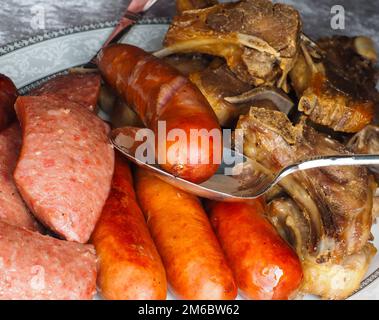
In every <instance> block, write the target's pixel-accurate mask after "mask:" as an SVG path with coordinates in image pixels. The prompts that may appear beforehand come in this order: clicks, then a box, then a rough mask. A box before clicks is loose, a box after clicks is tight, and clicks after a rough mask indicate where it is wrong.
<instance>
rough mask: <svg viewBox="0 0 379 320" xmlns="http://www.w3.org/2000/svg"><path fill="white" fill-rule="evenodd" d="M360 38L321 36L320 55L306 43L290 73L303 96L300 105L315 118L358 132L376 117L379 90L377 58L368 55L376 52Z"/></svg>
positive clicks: (296, 88)
mask: <svg viewBox="0 0 379 320" xmlns="http://www.w3.org/2000/svg"><path fill="white" fill-rule="evenodd" d="M360 39H361V37H358V38H348V37H332V38H325V39H321V40H320V41H318V47H319V48H318V50H319V55H316V56H315V55H314V54H312V53H314V52H315V48H314V47H313V48H311V47H310V46H309V43H308V44H307V42H303V43H302V45H301V48H302V50H301V51H302V53H301V54H299V57H298V59H297V61H296V63H295V66H294V68H293V69H292V70H291V72H290V77H291V81H292V85H293V87H294V89H295V91H296V93H297V95H298V97H299V98H300V101H299V106H298V109H299V110H300V111H302V112H304V113H305V114H306V115H307V116H309V118H310V119H311V120H312V121H313V122H315V123H317V124H320V125H324V126H327V127H329V128H331V129H333V130H335V131H341V132H357V131H359V130H361V129H362V128H363V127H364V126H366V125H367V124H369V123H370V122H371V121H372V120H373V118H374V106H375V103H376V101H377V100H378V93H377V91H376V89H375V85H376V72H375V68H374V61H373V60H370V59H369V58H368V57H370V58H371V59H374V53H375V52H374V53H372V54H371V55H370V52H371V51H369V50H364V48H365V47H364V46H363V45H362V44H360V43H361V42H362V40H360ZM363 42H364V41H363ZM357 43H358V44H357ZM366 47H367V46H366ZM316 51H317V50H316Z"/></svg>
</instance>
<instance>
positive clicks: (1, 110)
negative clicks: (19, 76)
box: [0, 74, 17, 131]
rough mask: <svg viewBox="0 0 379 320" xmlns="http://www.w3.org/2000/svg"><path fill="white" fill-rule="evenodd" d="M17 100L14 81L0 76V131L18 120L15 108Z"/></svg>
mask: <svg viewBox="0 0 379 320" xmlns="http://www.w3.org/2000/svg"><path fill="white" fill-rule="evenodd" d="M16 99H17V89H16V87H15V85H14V84H13V82H12V80H11V79H9V78H8V77H7V76H5V75H3V74H0V131H1V130H3V129H5V128H6V127H7V126H8V125H9V124H10V123H11V122H12V120H13V119H14V118H16V114H15V112H14V108H13V105H14V103H15V101H16Z"/></svg>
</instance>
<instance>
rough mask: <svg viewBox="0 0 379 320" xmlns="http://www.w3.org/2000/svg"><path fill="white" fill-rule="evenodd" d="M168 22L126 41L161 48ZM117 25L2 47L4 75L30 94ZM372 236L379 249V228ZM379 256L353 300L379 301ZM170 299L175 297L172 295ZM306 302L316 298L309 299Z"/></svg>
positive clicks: (92, 50) (143, 26)
mask: <svg viewBox="0 0 379 320" xmlns="http://www.w3.org/2000/svg"><path fill="white" fill-rule="evenodd" d="M167 23H168V20H167V19H150V20H144V21H142V22H141V23H140V24H138V25H136V26H134V27H133V28H132V29H131V30H130V32H129V33H128V34H127V36H126V37H125V38H124V40H123V42H127V43H131V44H134V45H137V46H139V47H141V48H143V49H145V50H148V51H153V50H158V49H160V48H161V45H162V39H163V37H164V34H165V33H166V31H167V28H168V24H167ZM114 24H115V23H114V22H109V23H101V24H93V25H88V26H82V27H75V28H70V29H64V30H61V31H57V32H50V33H46V34H45V35H42V36H37V37H33V38H30V39H28V40H23V41H18V42H15V43H12V44H9V45H7V46H5V47H0V73H4V74H6V75H8V76H9V77H10V78H12V80H13V81H14V82H15V84H16V86H17V87H18V88H19V89H20V92H21V93H23V92H27V91H28V90H30V89H31V88H33V87H35V86H38V85H39V84H40V83H41V82H43V81H46V80H47V79H49V78H50V77H51V76H53V75H54V74H56V73H60V72H64V71H65V70H66V69H68V68H71V67H74V66H79V65H82V64H84V63H86V62H87V61H89V60H90V59H91V58H92V57H93V56H94V55H95V54H96V52H97V51H98V49H99V48H100V47H101V44H102V43H104V41H105V39H106V38H107V36H108V35H109V34H110V32H111V31H112V28H113V26H114ZM372 233H373V235H374V237H375V246H376V247H377V248H379V227H378V225H374V226H373V228H372ZM378 278H379V254H377V255H376V256H375V258H374V260H373V262H372V263H371V266H370V269H369V271H368V273H367V276H366V278H365V280H364V281H363V282H362V286H361V288H360V289H359V290H358V291H357V292H356V293H355V294H354V295H352V296H351V297H350V298H349V299H379V280H378ZM168 298H169V299H172V296H171V295H170V294H169V296H168ZM304 299H316V298H315V297H312V296H309V295H307V296H305V297H304Z"/></svg>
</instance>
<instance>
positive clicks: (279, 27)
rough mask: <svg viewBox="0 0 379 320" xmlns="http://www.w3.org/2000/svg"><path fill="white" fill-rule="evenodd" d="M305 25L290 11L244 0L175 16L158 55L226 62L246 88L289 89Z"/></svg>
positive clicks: (263, 0) (261, 0) (262, 0)
mask: <svg viewBox="0 0 379 320" xmlns="http://www.w3.org/2000/svg"><path fill="white" fill-rule="evenodd" d="M300 29H301V21H300V16H299V13H298V12H297V11H296V10H295V9H294V8H293V7H291V6H288V5H284V4H273V3H272V2H271V1H269V0H243V1H240V2H237V3H226V4H219V5H215V6H212V7H209V8H205V9H198V10H190V11H184V12H182V14H180V15H178V16H176V17H175V18H174V21H173V23H172V25H171V26H170V29H169V30H168V32H167V34H166V38H165V40H164V46H165V47H166V48H164V49H162V50H161V51H159V52H157V53H156V55H157V56H159V57H163V56H166V55H169V54H173V53H178V52H200V53H205V54H210V55H215V56H219V57H223V58H225V59H226V61H227V64H228V66H229V68H230V69H231V70H232V71H233V72H234V73H235V74H236V75H237V76H238V78H239V79H240V80H242V81H244V82H247V83H250V84H252V85H255V86H260V85H276V86H278V87H283V88H286V76H287V73H288V72H289V70H290V69H291V68H292V66H293V64H294V61H295V58H296V57H297V53H298V48H299V36H300Z"/></svg>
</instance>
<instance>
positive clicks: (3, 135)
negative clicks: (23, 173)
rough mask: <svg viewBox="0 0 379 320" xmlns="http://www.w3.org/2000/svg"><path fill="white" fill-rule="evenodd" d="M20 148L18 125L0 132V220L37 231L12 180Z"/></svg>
mask: <svg viewBox="0 0 379 320" xmlns="http://www.w3.org/2000/svg"><path fill="white" fill-rule="evenodd" d="M20 147H21V130H20V126H19V125H18V123H14V124H12V125H10V126H9V127H8V128H7V129H5V130H3V131H1V132H0V220H1V221H4V222H7V223H9V224H11V225H14V226H19V227H22V228H26V229H30V230H38V229H39V228H38V224H37V222H36V220H35V219H34V217H33V215H32V214H31V213H30V211H29V210H28V208H27V207H26V205H25V203H24V201H23V200H22V198H21V196H20V194H19V193H18V191H17V188H16V185H15V183H14V179H13V171H14V168H15V167H16V162H17V158H18V154H19V151H20Z"/></svg>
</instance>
